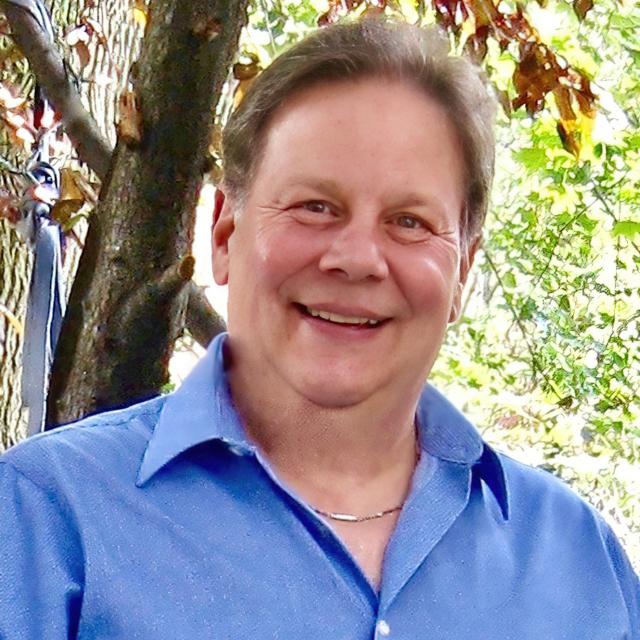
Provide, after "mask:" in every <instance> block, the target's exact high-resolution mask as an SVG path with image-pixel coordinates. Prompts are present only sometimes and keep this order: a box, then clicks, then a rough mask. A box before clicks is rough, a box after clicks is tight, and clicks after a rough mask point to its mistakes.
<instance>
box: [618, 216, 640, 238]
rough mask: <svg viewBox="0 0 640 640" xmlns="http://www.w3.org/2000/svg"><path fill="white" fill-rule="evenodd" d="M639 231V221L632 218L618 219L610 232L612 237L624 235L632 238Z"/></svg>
mask: <svg viewBox="0 0 640 640" xmlns="http://www.w3.org/2000/svg"><path fill="white" fill-rule="evenodd" d="M637 233H640V222H635V221H634V220H619V221H618V222H616V223H615V224H614V225H613V230H612V231H611V234H612V235H613V237H614V238H616V237H618V236H624V237H625V238H628V239H629V240H633V238H634V236H635V235H636V234H637Z"/></svg>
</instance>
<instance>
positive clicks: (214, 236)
mask: <svg viewBox="0 0 640 640" xmlns="http://www.w3.org/2000/svg"><path fill="white" fill-rule="evenodd" d="M234 229H235V219H234V209H233V207H232V206H231V202H230V199H229V198H227V196H226V195H225V192H224V188H223V187H218V188H217V189H216V193H215V200H214V206H213V225H212V227H211V258H212V270H213V279H214V280H215V281H216V284H219V285H224V284H227V281H228V280H229V239H230V238H231V235H232V233H233V231H234Z"/></svg>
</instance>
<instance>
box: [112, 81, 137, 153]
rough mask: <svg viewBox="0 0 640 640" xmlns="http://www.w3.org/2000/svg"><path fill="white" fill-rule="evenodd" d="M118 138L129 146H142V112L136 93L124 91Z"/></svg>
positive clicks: (121, 100)
mask: <svg viewBox="0 0 640 640" xmlns="http://www.w3.org/2000/svg"><path fill="white" fill-rule="evenodd" d="M117 130H118V136H119V137H120V138H121V139H122V140H123V142H124V143H125V144H126V145H128V146H135V145H138V144H140V141H141V140H142V112H141V111H140V101H139V100H138V96H137V94H136V92H135V91H124V92H123V93H122V94H121V95H120V121H119V122H118V125H117Z"/></svg>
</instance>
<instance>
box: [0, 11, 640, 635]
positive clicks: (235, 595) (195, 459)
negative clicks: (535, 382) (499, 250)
mask: <svg viewBox="0 0 640 640" xmlns="http://www.w3.org/2000/svg"><path fill="white" fill-rule="evenodd" d="M491 119H492V106H491V102H490V100H489V99H488V97H487V93H486V89H485V87H484V85H483V84H482V82H481V81H480V79H479V77H478V74H477V71H475V70H474V68H473V67H472V66H471V65H470V64H468V63H467V62H465V61H463V60H460V59H457V58H451V57H449V56H448V55H447V51H446V45H445V44H444V43H443V41H442V40H441V39H440V37H439V36H438V35H437V34H436V33H434V32H431V31H427V32H423V31H420V30H419V29H416V28H413V27H409V26H406V25H397V24H394V23H385V22H382V21H377V20H376V21H371V20H367V21H364V22H360V23H354V24H350V25H341V26H334V27H328V28H326V29H324V30H322V31H320V32H318V33H316V34H314V35H313V36H311V37H310V38H309V39H307V40H306V41H304V42H303V43H301V44H300V45H298V46H297V47H294V48H293V49H292V50H290V51H289V52H288V53H287V54H285V55H284V56H282V57H281V58H280V59H279V60H278V61H276V62H275V63H274V64H273V66H272V67H270V68H269V69H267V70H266V71H265V72H264V73H263V75H262V76H261V77H259V78H258V79H257V81H256V83H255V85H254V87H253V89H252V91H251V92H250V93H249V94H248V95H247V97H246V98H245V100H244V102H243V104H242V105H241V107H240V108H239V110H238V111H237V112H236V114H235V115H234V117H233V118H232V121H231V122H230V124H229V126H228V128H227V131H226V134H225V139H224V145H225V181H224V184H223V185H222V186H221V189H220V190H219V192H218V195H217V199H216V210H215V223H214V227H213V248H214V260H213V262H214V265H213V266H214V275H215V278H216V280H217V282H219V283H228V285H229V334H228V335H226V336H222V337H220V338H218V339H216V340H215V341H214V343H213V344H212V345H211V347H210V349H209V352H208V354H207V356H206V357H205V358H204V359H203V360H202V361H201V362H200V363H199V365H198V366H197V367H196V369H195V370H194V372H193V373H192V374H191V375H190V376H189V377H188V378H187V380H186V381H185V383H184V384H183V386H182V387H181V388H180V389H179V390H178V391H177V392H175V393H174V394H172V395H170V396H165V397H161V398H157V399H154V400H151V401H149V402H146V403H144V404H141V405H137V406H135V407H131V408H129V409H124V410H121V411H117V412H112V413H108V414H104V415H102V416H96V417H93V418H90V419H88V420H85V421H84V422H83V423H80V425H72V426H69V427H65V428H62V429H60V430H58V431H56V432H54V433H49V434H45V435H42V436H37V437H34V438H32V439H31V440H30V441H28V442H26V443H24V444H22V445H19V446H17V447H15V448H14V449H13V450H11V451H9V452H8V453H7V454H6V455H5V457H4V458H3V460H2V464H1V465H0V468H1V469H2V471H1V473H2V476H1V478H2V480H1V482H2V484H1V485H0V486H1V493H0V495H1V496H2V504H1V505H0V509H1V512H0V522H1V525H0V526H2V535H3V544H2V545H1V551H0V568H1V570H2V574H1V577H0V605H1V606H0V636H1V637H2V638H7V639H14V638H15V639H23V638H25V639H26V638H28V639H32V638H33V639H39V640H49V639H58V638H145V639H146V638H154V639H157V638H172V639H174V638H190V639H199V638H225V639H226V638H229V639H240V638H282V639H287V640H288V639H296V638H309V639H315V638H340V639H344V640H364V639H365V638H366V639H369V638H372V637H375V638H385V637H390V638H393V637H397V638H407V639H414V638H437V639H438V640H453V639H477V640H485V639H488V638H500V639H507V638H513V639H516V638H517V639H518V640H524V639H528V638H531V639H534V638H535V639H536V640H538V639H539V638H550V639H551V638H553V639H555V638H558V639H560V638H566V639H576V640H587V639H594V640H595V639H598V640H614V639H616V640H622V639H627V640H628V639H630V638H636V639H637V638H640V626H639V624H640V623H639V618H638V594H639V586H638V580H637V578H636V576H635V575H634V573H633V571H632V569H631V567H630V565H629V562H628V560H627V559H626V557H625V555H624V552H623V551H622V549H621V548H620V546H619V544H618V542H617V541H616V539H615V537H614V536H613V534H612V533H611V531H610V530H609V528H608V527H607V525H606V524H604V522H603V521H602V520H601V518H600V516H599V515H598V514H597V513H595V512H594V510H593V509H591V508H590V507H589V506H587V505H586V504H585V503H584V502H583V501H581V500H580V499H579V498H578V497H577V496H575V495H574V494H573V493H572V492H571V491H570V490H568V489H567V488H566V487H565V486H564V485H562V484H561V483H560V482H558V481H557V480H555V479H553V478H552V477H550V476H549V475H547V474H545V473H544V472H540V471H536V470H532V469H530V468H527V467H525V466H523V465H520V464H518V463H516V462H514V461H512V460H510V459H509V458H507V457H504V456H501V455H499V454H497V453H495V452H494V451H493V450H492V449H491V448H490V447H489V446H487V445H486V444H485V443H483V441H482V440H481V438H480V436H479V434H478V432H477V431H476V430H475V428H474V427H473V426H472V425H470V424H469V423H468V422H467V421H466V420H465V418H464V417H463V416H462V415H460V414H459V413H458V412H457V411H456V410H455V409H454V408H453V407H452V405H450V404H449V403H448V401H447V400H446V399H445V398H443V397H442V396H441V395H439V394H438V393H437V392H436V391H435V390H434V389H433V388H431V387H430V386H428V385H427V386H426V387H425V386H424V383H425V380H426V378H427V376H428V373H429V371H430V369H431V367H432V364H433V362H434V359H435V357H436V355H437V352H438V349H439V347H440V345H441V342H442V340H443V336H444V332H445V329H446V326H447V323H448V322H450V321H452V320H454V319H455V318H456V316H457V314H458V313H459V308H460V296H461V291H462V287H463V285H464V281H465V279H466V276H467V273H468V270H469V267H470V266H471V264H472V262H473V258H474V254H475V251H476V248H477V246H478V243H479V238H480V229H481V224H482V220H483V218H484V214H485V212H486V207H487V199H488V192H489V187H490V183H491V177H492V172H493V141H492V137H491Z"/></svg>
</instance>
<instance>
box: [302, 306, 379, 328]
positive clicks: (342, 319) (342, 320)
mask: <svg viewBox="0 0 640 640" xmlns="http://www.w3.org/2000/svg"><path fill="white" fill-rule="evenodd" d="M306 309H307V311H308V312H309V314H310V315H312V316H313V317H314V318H322V319H323V320H329V321H330V322H337V323H339V324H368V325H369V326H370V327H375V326H376V325H377V324H380V320H370V319H369V318H358V317H355V316H341V315H340V314H338V313H329V312H328V311H316V310H315V309H309V307H307V308H306Z"/></svg>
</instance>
